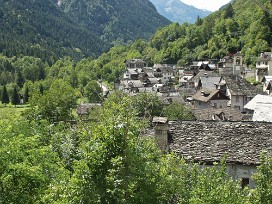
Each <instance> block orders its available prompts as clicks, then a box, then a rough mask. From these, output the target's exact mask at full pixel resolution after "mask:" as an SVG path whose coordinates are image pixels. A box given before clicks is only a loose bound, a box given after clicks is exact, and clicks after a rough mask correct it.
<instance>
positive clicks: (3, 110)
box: [0, 103, 29, 120]
mask: <svg viewBox="0 0 272 204" xmlns="http://www.w3.org/2000/svg"><path fill="white" fill-rule="evenodd" d="M28 107H29V105H22V106H21V105H17V106H16V107H15V106H14V105H11V104H7V105H6V106H5V105H4V104H1V103H0V120H16V119H18V118H19V117H20V116H21V113H22V112H23V111H25V110H26V109H28Z"/></svg>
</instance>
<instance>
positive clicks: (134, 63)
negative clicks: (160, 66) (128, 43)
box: [125, 59, 146, 69]
mask: <svg viewBox="0 0 272 204" xmlns="http://www.w3.org/2000/svg"><path fill="white" fill-rule="evenodd" d="M125 64H126V67H127V68H129V69H135V68H142V69H143V68H144V67H145V64H146V63H145V62H144V61H143V60H141V59H131V60H126V61H125Z"/></svg>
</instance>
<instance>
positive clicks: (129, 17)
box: [60, 0, 170, 43]
mask: <svg viewBox="0 0 272 204" xmlns="http://www.w3.org/2000/svg"><path fill="white" fill-rule="evenodd" d="M60 5H61V6H60V8H62V9H63V11H64V12H65V13H66V14H67V15H68V16H69V17H70V18H71V19H72V20H74V21H75V22H77V23H78V24H80V25H82V26H84V27H87V28H88V29H89V30H92V31H93V32H94V33H96V34H97V35H98V36H101V38H102V39H103V40H105V41H107V42H109V43H111V42H113V41H121V42H122V41H123V42H127V41H130V40H135V39H136V38H144V39H149V38H150V37H151V35H153V34H154V32H155V31H156V30H157V29H158V28H159V27H163V26H166V25H167V24H170V21H169V20H167V19H166V18H164V17H163V16H161V15H160V14H159V13H158V12H157V11H156V8H155V7H154V5H152V4H151V3H150V2H149V1H148V0H137V1H135V0H110V1H109V0H92V1H91V0H61V1H60Z"/></svg>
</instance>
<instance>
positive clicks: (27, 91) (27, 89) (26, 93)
mask: <svg viewBox="0 0 272 204" xmlns="http://www.w3.org/2000/svg"><path fill="white" fill-rule="evenodd" d="M28 100H29V88H28V86H26V87H25V91H24V102H25V103H28Z"/></svg>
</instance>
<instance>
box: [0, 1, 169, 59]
mask: <svg viewBox="0 0 272 204" xmlns="http://www.w3.org/2000/svg"><path fill="white" fill-rule="evenodd" d="M0 5H1V6H0V28H1V29H0V53H3V54H4V55H6V56H8V57H12V56H19V55H30V56H35V57H39V58H41V59H42V60H43V61H48V62H50V63H51V62H53V61H55V60H56V59H58V58H59V57H63V56H70V57H72V58H73V59H81V58H83V57H88V56H90V55H91V56H98V55H100V54H102V53H103V52H105V51H106V50H108V49H109V48H110V47H111V46H112V45H113V44H114V42H116V41H117V42H121V43H122V42H128V41H133V40H135V39H136V38H144V39H149V38H150V37H151V35H153V34H154V33H155V31H156V30H157V29H158V28H159V27H162V26H165V25H167V24H170V21H169V20H167V19H166V18H164V17H163V16H161V15H160V14H159V13H158V12H157V11H156V9H155V7H154V6H153V5H152V4H151V3H150V2H149V1H148V0H137V1H134V0H110V1H109V0H20V1H16V0H0Z"/></svg>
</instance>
